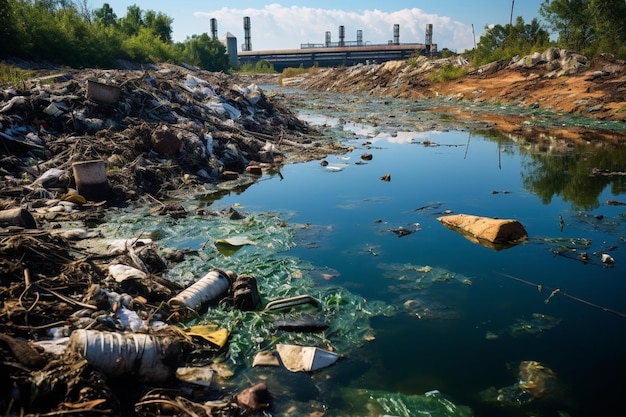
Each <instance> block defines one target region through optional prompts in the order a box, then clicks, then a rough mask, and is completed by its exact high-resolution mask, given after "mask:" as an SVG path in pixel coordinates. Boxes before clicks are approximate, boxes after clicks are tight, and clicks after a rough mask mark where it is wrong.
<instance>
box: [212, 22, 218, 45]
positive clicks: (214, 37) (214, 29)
mask: <svg viewBox="0 0 626 417" xmlns="http://www.w3.org/2000/svg"><path fill="white" fill-rule="evenodd" d="M211 38H213V40H215V39H217V19H215V18H212V19H211Z"/></svg>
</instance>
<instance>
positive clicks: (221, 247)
mask: <svg viewBox="0 0 626 417" xmlns="http://www.w3.org/2000/svg"><path fill="white" fill-rule="evenodd" d="M247 245H255V243H254V242H253V241H251V240H250V239H248V238H247V237H245V236H234V237H229V238H224V239H216V240H215V247H216V248H217V250H218V251H219V252H220V253H221V254H222V255H224V256H231V255H233V254H234V253H236V252H237V251H238V250H239V249H241V248H242V247H244V246H247Z"/></svg>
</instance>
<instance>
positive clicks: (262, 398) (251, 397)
mask: <svg viewBox="0 0 626 417" xmlns="http://www.w3.org/2000/svg"><path fill="white" fill-rule="evenodd" d="M270 400H271V396H270V392H269V390H268V388H267V385H265V383H263V382H260V383H258V384H256V385H253V386H251V387H250V388H246V389H244V390H243V391H241V392H240V393H239V394H237V402H238V403H239V405H241V406H243V407H246V408H248V409H249V410H252V411H261V410H266V409H268V408H269V407H270Z"/></svg>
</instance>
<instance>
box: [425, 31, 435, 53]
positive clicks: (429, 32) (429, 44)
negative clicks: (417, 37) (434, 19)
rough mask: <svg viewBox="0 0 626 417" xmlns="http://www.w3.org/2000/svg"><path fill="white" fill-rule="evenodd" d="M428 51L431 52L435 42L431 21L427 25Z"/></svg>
mask: <svg viewBox="0 0 626 417" xmlns="http://www.w3.org/2000/svg"><path fill="white" fill-rule="evenodd" d="M424 43H425V44H426V53H427V54H429V53H430V50H431V47H432V44H433V25H432V23H429V24H427V25H426V42H424Z"/></svg>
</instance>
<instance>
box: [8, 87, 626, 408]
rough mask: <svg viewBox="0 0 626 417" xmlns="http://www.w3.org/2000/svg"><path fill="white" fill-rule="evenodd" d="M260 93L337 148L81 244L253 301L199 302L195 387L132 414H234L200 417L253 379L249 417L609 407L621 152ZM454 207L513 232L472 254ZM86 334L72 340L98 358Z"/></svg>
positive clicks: (129, 217)
mask: <svg viewBox="0 0 626 417" xmlns="http://www.w3.org/2000/svg"><path fill="white" fill-rule="evenodd" d="M261 87H262V89H263V90H264V91H265V93H266V94H267V95H270V96H272V97H274V99H276V100H279V101H281V102H284V104H285V105H286V106H287V107H288V108H290V109H291V111H293V112H294V114H295V115H296V116H297V117H298V118H299V119H300V120H302V121H304V122H306V123H307V124H308V125H310V126H311V127H313V128H314V129H316V130H318V131H320V132H322V134H323V135H324V136H326V137H328V138H329V139H330V142H332V143H334V144H335V149H336V152H330V153H328V155H327V156H325V157H323V158H318V159H314V160H309V161H304V162H295V163H289V164H286V165H284V166H280V168H275V169H271V170H264V171H263V173H262V175H259V176H254V177H248V176H240V177H238V178H234V179H232V180H231V181H224V182H222V183H219V184H204V185H202V186H197V187H195V189H194V192H193V193H190V194H186V195H184V196H180V195H179V196H178V198H177V199H175V200H172V202H173V203H175V204H176V205H177V206H178V207H179V208H180V210H181V211H184V212H185V213H186V215H184V216H174V215H168V216H163V215H159V214H157V213H158V210H159V209H162V208H163V207H164V206H165V205H166V204H169V203H170V202H159V201H157V200H156V199H144V200H142V201H141V202H139V203H136V204H132V205H128V206H126V205H119V206H117V207H116V206H111V207H108V208H107V209H106V211H105V214H104V216H105V217H104V220H105V221H99V222H97V223H96V224H93V225H92V229H90V230H91V231H92V232H93V233H94V235H98V237H99V238H97V239H89V240H86V241H85V242H84V243H82V244H81V245H82V246H81V247H82V250H84V251H86V252H87V253H89V251H94V250H95V249H94V248H95V247H96V246H97V245H100V244H102V242H103V241H106V242H108V244H112V243H111V242H118V244H121V245H122V247H124V245H125V246H126V248H128V245H129V242H132V244H135V243H138V242H142V243H144V244H146V245H148V244H150V245H156V247H158V248H160V249H159V250H161V251H164V252H165V251H169V252H170V253H184V254H185V256H184V258H183V257H181V258H180V259H179V260H178V261H177V262H176V263H175V264H174V265H173V266H172V267H171V268H168V269H167V270H166V271H165V272H163V277H164V278H166V279H167V281H169V282H171V283H176V284H178V285H180V287H181V288H183V287H188V286H190V285H191V284H193V283H194V282H197V281H198V280H199V279H200V278H201V277H204V278H208V279H212V280H213V281H211V283H210V284H208V285H209V286H211V288H210V289H209V292H211V291H216V292H219V291H221V290H220V289H219V288H218V286H219V285H221V284H219V283H218V282H219V280H220V279H222V280H227V278H226V276H227V275H228V274H233V273H234V274H236V275H238V278H237V280H235V281H234V282H235V283H237V282H244V284H246V283H247V284H246V285H248V286H247V287H245V289H246V290H249V289H250V288H251V287H254V285H256V287H257V289H258V297H259V299H258V300H256V302H254V303H253V305H252V308H246V309H233V308H232V306H231V305H228V303H226V302H223V301H219V300H212V301H214V302H213V303H211V304H210V305H209V306H208V307H207V306H205V308H203V309H201V310H196V311H194V312H193V314H187V315H185V316H181V317H180V320H179V321H180V323H181V327H182V328H184V329H186V330H190V329H191V330H192V333H193V331H194V330H193V329H195V336H198V337H204V339H205V340H209V341H210V342H211V343H212V344H213V347H214V348H213V349H211V350H210V352H209V353H207V352H208V351H202V350H197V351H194V352H192V353H191V355H190V356H189V358H190V359H188V361H187V362H188V363H187V365H188V366H187V367H185V368H180V369H179V370H177V375H178V376H179V377H180V379H181V380H184V381H188V382H189V381H190V382H191V383H192V384H195V386H196V387H198V386H201V387H202V390H198V389H197V388H196V389H195V390H192V389H189V391H185V390H184V389H182V390H181V391H179V394H180V395H178V396H176V395H173V394H172V393H173V391H172V390H169V391H168V390H167V389H162V390H157V389H156V388H155V389H154V392H156V391H159V395H161V396H159V397H156V396H154V395H155V394H154V392H151V393H150V394H151V395H153V396H152V397H144V398H143V399H142V400H141V401H140V402H137V400H136V399H135V401H136V403H135V406H134V411H135V412H136V413H137V414H138V415H154V414H160V415H176V414H179V413H187V414H185V415H194V414H193V413H192V412H191V411H190V410H195V415H231V414H229V412H228V410H226V409H224V408H222V409H218V408H216V409H214V411H213V412H214V413H215V414H210V409H211V408H210V407H212V406H214V405H215V404H217V403H212V402H211V401H216V402H217V401H218V400H219V398H220V394H219V393H223V392H224V391H228V392H236V391H237V390H238V389H240V388H243V387H248V386H251V385H255V384H257V383H263V384H265V386H266V388H267V391H268V392H269V396H268V397H263V396H262V395H261V396H260V397H257V401H258V402H261V403H263V402H264V401H266V402H267V403H269V404H270V405H269V407H259V408H258V410H264V411H257V413H258V415H274V416H287V415H300V416H322V415H324V416H402V417H408V416H433V417H435V416H446V417H448V416H449V417H452V416H478V417H491V416H511V417H514V416H515V417H517V416H543V417H549V416H591V415H604V416H609V415H621V414H622V413H623V410H624V409H626V402H625V400H624V396H623V388H624V382H623V381H624V374H625V373H626V360H625V359H624V351H626V336H624V329H625V326H626V303H624V295H625V294H626V281H624V277H625V276H626V274H624V263H625V262H626V255H625V253H624V250H625V245H626V240H625V239H626V186H625V183H624V179H625V178H626V176H625V172H624V171H626V149H623V148H622V149H620V148H609V147H602V146H587V145H584V144H570V145H563V144H559V143H557V141H555V142H554V144H553V145H554V146H544V145H541V146H540V145H538V144H537V143H534V142H533V141H532V140H527V139H524V138H521V137H512V136H504V135H501V134H498V133H497V132H496V131H495V130H493V129H490V127H489V126H488V125H486V124H485V123H475V124H472V125H468V124H463V125H462V124H459V123H457V122H456V121H455V119H454V117H453V116H451V115H450V114H447V113H442V112H437V113H431V112H429V111H428V110H429V107H430V106H431V105H433V102H432V101H428V100H424V101H408V100H403V99H379V98H375V97H371V96H357V95H350V94H333V93H320V92H307V91H304V90H300V89H298V88H297V87H279V86H277V85H263V86H261ZM510 110H511V109H510V108H504V107H503V108H502V113H506V112H507V111H510ZM528 118H529V120H530V119H531V116H530V115H529V116H528ZM575 122H576V123H578V122H580V119H577V120H576V121H575ZM562 123H563V124H564V125H567V123H574V122H573V121H571V120H563V121H562ZM277 146H278V147H280V142H278V144H277ZM270 151H271V149H270ZM457 214H465V215H471V216H480V217H483V218H490V219H511V220H514V221H516V222H519V224H521V225H522V226H523V229H524V230H525V232H526V233H527V235H526V236H524V238H523V239H519V240H517V241H515V242H507V244H502V242H498V243H493V242H487V241H485V240H484V239H479V238H478V237H476V236H472V235H471V234H468V233H465V232H463V231H462V230H460V229H458V228H452V227H446V226H445V225H444V223H443V219H444V218H446V217H448V216H454V215H457ZM119 242H122V243H119ZM229 271H230V272H229ZM109 272H110V273H111V275H114V274H113V271H112V270H111V269H109ZM122 275H123V274H122ZM243 277H248V278H247V279H249V278H250V277H253V278H254V279H255V282H254V285H252V284H250V282H251V281H249V280H248V281H246V280H245V279H243V280H241V278H243ZM125 279H126V278H125V277H120V276H119V275H117V276H116V278H115V280H116V281H117V282H118V283H120V282H123V281H124V280H125ZM229 279H230V278H229ZM222 282H227V281H222ZM37 288H40V287H37ZM240 288H243V287H240ZM40 290H41V288H40ZM205 290H206V288H205ZM41 291H43V290H41ZM111 294H112V293H107V294H106V295H107V296H108V297H109V298H110V297H111ZM196 296H197V295H192V296H191V297H196ZM208 297H209V298H211V297H213V295H212V294H209V296H208ZM20 298H22V297H20ZM199 301H202V300H200V299H195V300H194V301H192V302H191V304H190V307H195V305H194V304H197V303H198V302H199ZM120 302H121V301H120ZM177 302H179V303H182V304H181V305H184V303H185V300H182V301H180V300H178V301H177ZM131 305H132V303H131ZM170 305H171V306H173V305H174V304H173V303H172V302H171V301H170ZM190 310H193V309H192V308H190ZM174 314H179V313H174ZM133 317H134V316H128V317H121V316H119V315H118V316H117V319H118V320H119V321H122V322H124V323H125V325H126V326H129V327H131V328H132V327H133V323H132V320H133ZM171 318H172V317H168V318H167V319H168V320H169V319H171ZM126 319H127V321H124V320H126ZM143 319H144V320H145V318H143ZM165 319H166V318H165V317H162V320H164V321H166V320H165ZM118 324H119V323H118ZM112 326H113V328H114V327H115V324H113V325H112ZM200 329H202V330H200ZM207 329H209V330H207ZM56 330H57V331H59V332H63V331H64V327H63V326H58V327H57V328H56ZM81 331H82V332H83V333H80V334H79V333H78V332H76V335H74V336H72V339H73V340H71V341H70V344H72V343H73V344H74V345H77V344H78V345H81V343H82V344H83V345H85V344H86V345H87V347H85V348H84V351H86V350H87V348H91V349H93V348H94V346H91V345H90V342H87V341H86V339H85V338H87V333H86V332H88V331H89V330H85V329H82V330H81ZM65 336H67V334H66V335H65ZM81 338H82V339H81ZM106 343H108V342H102V344H103V345H104V344H106ZM304 348H307V349H308V348H311V349H317V350H312V351H308V350H307V351H306V352H305V350H304ZM146 352H147V351H146ZM148 353H150V354H152V353H151V352H148ZM148 353H145V355H147V354H148ZM307 355H309V356H307ZM105 356H106V354H103V356H101V358H100V360H101V361H102V362H104V361H106V358H105ZM135 359H136V361H137V362H136V363H135V368H134V371H135V372H148V373H150V370H147V369H143V367H144V366H147V367H149V366H151V365H150V364H148V365H146V364H145V363H143V364H139V362H141V361H142V358H141V357H139V358H135ZM113 361H114V362H115V359H113ZM144 362H145V358H144ZM118 365H119V363H118ZM161 365H162V364H161ZM193 365H196V366H197V368H200V369H205V370H206V369H208V368H210V370H209V371H208V372H207V373H205V374H202V375H201V376H198V374H197V373H195V374H194V373H193V372H192V371H190V369H192V368H193ZM208 365H210V367H209V366H208ZM103 366H104V367H105V368H106V367H107V366H109V367H111V366H112V367H113V368H115V366H116V365H111V364H108V365H107V364H104V365H103ZM183 369H184V370H183ZM116 370H119V368H118V369H116ZM152 371H155V370H154V369H153V370H152ZM155 372H156V371H155ZM185 372H188V374H190V375H192V376H190V377H185V375H187V374H186V373H185ZM113 373H114V372H113ZM150 377H154V373H153V374H152V375H149V376H148V382H149V380H150ZM117 383H119V384H121V385H120V386H123V385H124V381H123V379H122V380H118V382H117ZM148 385H149V384H148ZM118 391H120V390H119V389H118ZM211 392H217V393H218V394H211ZM165 394H172V395H169V396H168V398H173V397H176V398H177V400H176V401H174V400H167V402H166V400H164V399H163V398H164V397H165ZM185 394H188V395H185ZM100 395H103V394H100ZM182 397H187V398H186V399H184V400H183V399H182ZM92 398H98V396H97V395H92ZM259 398H261V399H259ZM94 401H95V400H94ZM193 402H195V405H193ZM81 404H82V407H83V410H85V409H87V405H86V402H83V403H81ZM165 404H167V405H168V406H171V407H172V408H169V409H168V408H165V407H164V405H165ZM197 404H203V405H201V406H199V405H197ZM158 405H160V406H161V407H160V408H159V410H160V411H158V413H157V412H156V411H154V408H150V407H156V406H158ZM93 407H94V408H93V409H91V408H89V410H91V412H93V413H97V412H98V411H97V406H96V405H93ZM194 407H195V408H194ZM202 407H204V408H202ZM122 409H124V408H123V407H122ZM172 410H174V411H172ZM218 410H221V411H218ZM219 412H222V414H219ZM168 413H169V414H168ZM231 413H232V415H236V413H235V412H232V411H231ZM253 415H254V414H253Z"/></svg>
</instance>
